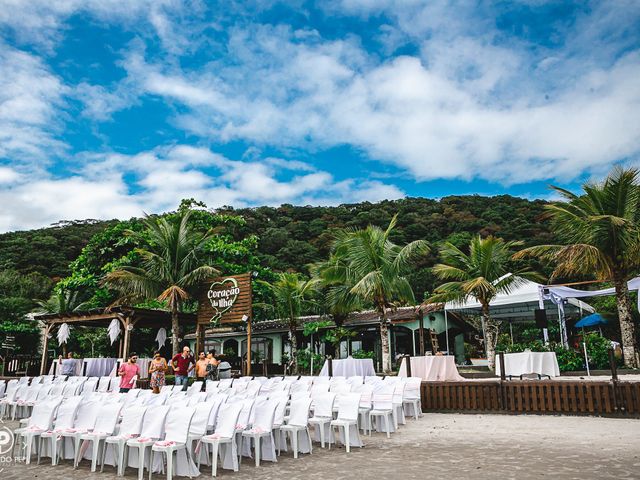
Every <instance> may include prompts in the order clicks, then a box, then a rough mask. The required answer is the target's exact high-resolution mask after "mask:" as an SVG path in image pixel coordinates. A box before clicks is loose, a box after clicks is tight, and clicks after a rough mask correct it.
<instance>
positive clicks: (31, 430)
mask: <svg viewBox="0 0 640 480" xmlns="http://www.w3.org/2000/svg"><path fill="white" fill-rule="evenodd" d="M27 430H28V431H29V432H42V431H44V428H40V427H38V426H37V425H33V426H31V427H29V428H27Z"/></svg>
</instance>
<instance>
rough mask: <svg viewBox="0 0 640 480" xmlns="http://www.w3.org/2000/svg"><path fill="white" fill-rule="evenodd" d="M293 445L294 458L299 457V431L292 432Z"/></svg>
mask: <svg viewBox="0 0 640 480" xmlns="http://www.w3.org/2000/svg"><path fill="white" fill-rule="evenodd" d="M291 446H292V447H293V458H298V432H297V431H295V430H294V431H292V432H291Z"/></svg>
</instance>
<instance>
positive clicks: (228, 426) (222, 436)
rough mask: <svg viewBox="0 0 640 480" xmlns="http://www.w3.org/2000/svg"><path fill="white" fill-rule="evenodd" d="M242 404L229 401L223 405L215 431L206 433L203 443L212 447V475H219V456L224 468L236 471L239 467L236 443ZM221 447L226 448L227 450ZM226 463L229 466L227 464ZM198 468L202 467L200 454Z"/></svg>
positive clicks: (206, 446)
mask: <svg viewBox="0 0 640 480" xmlns="http://www.w3.org/2000/svg"><path fill="white" fill-rule="evenodd" d="M242 407H243V406H242V404H239V403H235V404H232V403H227V404H224V405H222V406H221V408H220V413H219V419H218V421H217V422H216V429H215V432H214V433H213V434H211V435H206V436H204V437H203V438H202V440H201V444H202V445H204V446H205V448H207V449H208V448H209V447H210V448H211V475H212V476H214V477H215V476H217V471H218V457H220V460H222V462H223V465H222V466H223V468H229V464H231V465H230V466H231V468H232V469H233V471H234V472H237V471H238V469H239V464H238V452H237V445H236V425H237V424H238V421H239V420H238V418H239V416H240V411H241V410H242ZM220 447H223V448H226V450H223V449H221V448H220ZM225 464H226V465H227V466H225ZM198 468H200V456H198Z"/></svg>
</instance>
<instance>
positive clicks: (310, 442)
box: [305, 426, 313, 454]
mask: <svg viewBox="0 0 640 480" xmlns="http://www.w3.org/2000/svg"><path fill="white" fill-rule="evenodd" d="M305 431H306V432H307V438H308V439H309V454H312V453H313V442H312V441H311V432H310V431H309V427H308V426H307V428H306V430H305Z"/></svg>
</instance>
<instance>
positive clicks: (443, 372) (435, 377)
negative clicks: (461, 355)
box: [398, 355, 464, 382]
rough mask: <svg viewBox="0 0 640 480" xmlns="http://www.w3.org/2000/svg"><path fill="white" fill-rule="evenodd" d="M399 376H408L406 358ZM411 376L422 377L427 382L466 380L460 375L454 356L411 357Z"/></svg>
mask: <svg viewBox="0 0 640 480" xmlns="http://www.w3.org/2000/svg"><path fill="white" fill-rule="evenodd" d="M398 376H399V377H406V376H407V365H406V358H403V359H402V364H401V365H400V371H399V372H398ZM411 376H413V377H420V378H422V379H423V380H425V381H427V382H459V381H461V380H464V378H463V377H462V376H461V375H460V374H459V373H458V367H456V362H455V357H454V356H453V355H431V356H429V355H427V356H424V357H411Z"/></svg>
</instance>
